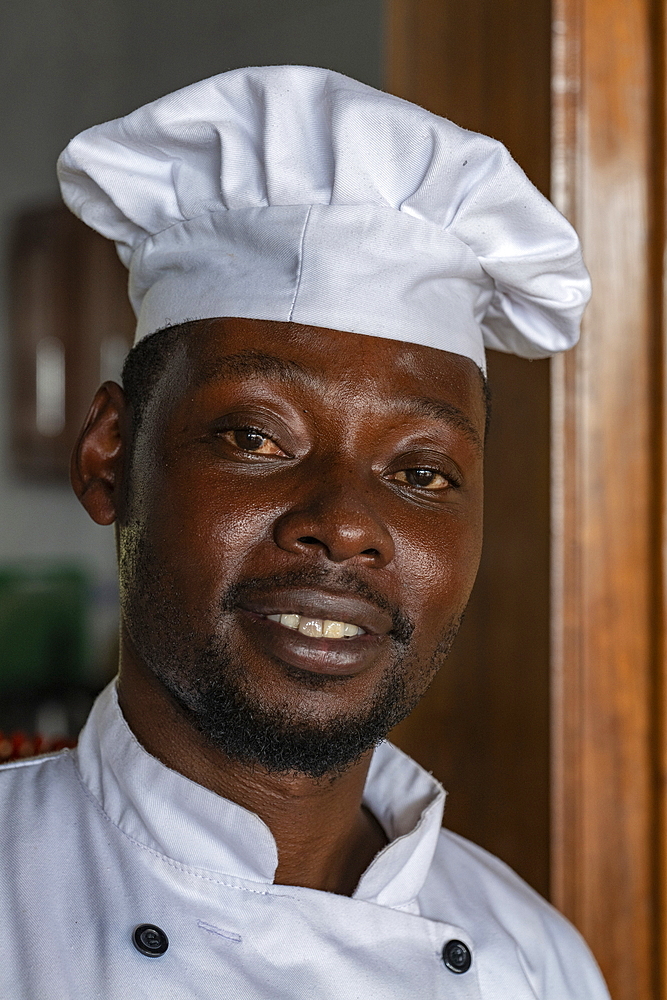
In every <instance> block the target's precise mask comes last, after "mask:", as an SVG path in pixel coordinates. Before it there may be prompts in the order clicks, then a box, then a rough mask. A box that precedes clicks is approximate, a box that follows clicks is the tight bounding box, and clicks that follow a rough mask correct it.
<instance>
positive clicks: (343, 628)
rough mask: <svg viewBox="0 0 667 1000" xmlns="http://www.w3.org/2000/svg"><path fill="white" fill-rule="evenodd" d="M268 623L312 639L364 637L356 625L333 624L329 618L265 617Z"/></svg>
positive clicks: (293, 615) (299, 616) (345, 623)
mask: <svg viewBox="0 0 667 1000" xmlns="http://www.w3.org/2000/svg"><path fill="white" fill-rule="evenodd" d="M266 617H267V618H268V619H269V621H272V622H279V623H280V624H281V625H284V626H285V627H286V628H291V629H295V630H298V631H299V632H301V634H302V635H309V636H311V637H312V638H314V639H321V638H324V639H351V638H353V636H355V635H365V632H364V630H363V629H362V628H360V627H359V626H358V625H351V624H350V623H349V622H334V621H331V619H329V618H311V617H309V616H308V615H295V614H288V615H267V616H266Z"/></svg>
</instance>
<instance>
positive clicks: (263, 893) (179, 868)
mask: <svg viewBox="0 0 667 1000" xmlns="http://www.w3.org/2000/svg"><path fill="white" fill-rule="evenodd" d="M75 770H76V776H77V778H78V780H79V783H80V785H81V788H82V789H83V793H84V795H85V796H86V798H87V799H89V800H90V802H92V804H93V805H94V807H95V809H97V811H98V812H99V813H101V815H102V816H103V817H104V819H105V820H106V821H107V823H110V824H111V826H113V828H114V829H115V830H118V832H119V833H120V834H121V836H122V837H124V838H125V839H126V840H128V841H129V842H130V843H131V844H133V845H134V846H135V847H138V848H140V850H142V851H146V852H147V853H148V854H150V855H151V856H152V857H154V858H157V859H158V860H159V861H162V862H163V863H164V864H166V865H169V866H170V867H171V868H175V869H176V870H177V871H181V872H184V873H185V874H186V875H192V876H193V877H194V878H198V879H201V881H202V882H211V883H212V884H213V885H222V886H224V887H225V888H226V889H240V890H241V892H251V893H252V894H253V895H255V896H276V897H279V898H281V899H294V898H295V897H294V896H290V895H289V894H288V893H283V892H280V893H278V892H267V891H266V890H262V889H249V888H248V887H247V886H245V885H234V884H233V883H232V882H225V881H224V880H223V879H219V878H211V877H210V876H209V875H202V874H201V872H198V871H197V870H196V869H195V868H190V867H189V866H188V865H184V864H181V863H180V862H179V861H174V859H173V858H169V857H167V855H166V854H161V853H160V852H159V851H156V850H154V848H152V847H148V845H147V844H142V843H141V842H140V841H139V840H135V839H134V837H131V836H130V835H129V833H126V832H125V830H122V829H121V828H120V827H119V826H118V824H117V823H114V821H113V820H112V819H111V816H109V814H108V813H107V812H105V811H104V809H103V808H102V806H101V805H100V803H99V802H98V801H97V799H96V798H95V796H94V795H93V793H92V792H91V791H90V789H89V788H88V786H87V785H86V783H85V782H84V780H83V777H82V775H81V773H80V771H79V769H78V768H75Z"/></svg>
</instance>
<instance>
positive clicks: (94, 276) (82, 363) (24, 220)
mask: <svg viewBox="0 0 667 1000" xmlns="http://www.w3.org/2000/svg"><path fill="white" fill-rule="evenodd" d="M9 291H10V302H11V327H10V340H11V384H12V395H13V405H12V408H11V416H12V452H13V458H14V463H15V466H16V467H17V469H18V470H19V471H20V472H21V473H22V474H23V475H25V476H26V477H29V478H31V479H36V478H37V479H63V480H66V479H67V475H68V468H69V455H70V452H71V450H72V445H73V443H74V441H75V439H76V436H77V434H78V432H79V428H80V426H81V423H82V421H83V418H84V417H85V414H86V412H87V410H88V407H89V405H90V401H91V399H92V397H93V395H94V393H95V390H96V389H97V387H98V385H99V384H100V381H101V380H102V377H103V374H104V373H102V372H101V364H100V361H101V351H102V348H103V344H105V343H107V344H108V343H110V342H111V339H112V338H117V339H118V340H119V342H120V344H121V345H123V344H124V345H125V348H126V349H128V348H129V347H130V346H131V344H132V338H133V334H134V317H133V314H132V310H131V307H130V304H129V302H128V299H127V271H126V270H125V268H124V267H123V265H122V264H121V263H120V261H119V259H118V257H117V255H116V252H115V249H114V246H113V244H112V243H110V242H109V241H108V240H105V239H104V238H103V237H102V236H100V235H99V234H98V233H95V232H93V230H91V229H89V228H88V227H87V226H85V225H84V224H83V223H82V222H80V221H79V220H78V219H77V218H75V217H74V216H73V215H72V214H71V213H70V212H69V211H68V210H67V209H66V208H65V206H64V205H53V206H46V207H44V208H36V209H33V210H30V211H28V212H26V213H24V214H23V215H21V216H20V217H19V218H17V219H16V221H15V224H14V228H13V234H12V240H11V247H10V287H9ZM44 337H50V338H56V339H57V341H59V342H60V343H61V344H62V345H63V348H64V360H65V422H64V426H63V428H62V430H61V431H60V432H59V433H57V434H54V435H53V436H48V435H44V434H42V433H40V429H39V427H38V426H37V422H36V409H37V407H36V352H37V347H38V344H39V342H40V340H42V338H44Z"/></svg>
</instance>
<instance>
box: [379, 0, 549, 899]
mask: <svg viewBox="0 0 667 1000" xmlns="http://www.w3.org/2000/svg"><path fill="white" fill-rule="evenodd" d="M550 48H551V21H550V8H549V4H548V2H546V0H536V2H533V3H531V4H530V5H526V4H523V3H520V2H517V0H451V2H447V3H445V2H442V0H440V2H436V0H394V2H392V3H390V4H389V7H388V67H387V72H388V82H389V89H392V90H393V91H394V92H396V93H399V94H400V95H401V96H403V97H407V98H408V99H410V100H414V101H416V102H417V103H419V104H422V105H424V106H426V107H428V108H429V109H430V110H433V111H435V112H436V113H439V114H444V115H446V116H448V117H451V118H452V119H454V120H455V121H457V122H458V123H459V124H461V125H464V126H466V127H469V128H473V129H478V130H481V131H484V132H488V133H490V134H492V135H495V136H496V137H497V138H499V139H501V140H503V141H504V142H505V143H506V144H507V145H508V146H509V147H510V149H511V150H512V152H513V154H514V155H515V156H516V157H517V159H518V160H519V162H520V163H521V164H522V166H523V167H524V169H525V170H526V171H527V173H528V174H529V176H530V177H531V179H532V180H533V181H534V182H535V183H536V184H537V185H538V186H539V187H541V188H542V190H543V191H548V188H549V165H550V154H549V145H550V72H549V66H550ZM499 81H501V83H500V84H499ZM488 363H489V381H490V384H491V388H492V392H493V418H492V425H491V433H490V438H489V442H488V449H487V465H486V526H485V548H484V555H483V559H482V565H481V568H480V573H479V577H478V580H477V583H476V585H475V590H474V593H473V597H472V599H471V602H470V605H469V608H468V612H467V615H466V620H465V622H464V625H463V628H462V630H461V634H460V635H459V637H458V639H457V641H456V644H455V648H454V650H453V652H452V654H451V656H450V659H449V661H448V663H447V665H446V667H445V668H444V669H443V671H442V672H441V674H440V675H439V677H438V678H437V680H436V682H435V684H434V686H433V688H432V689H431V691H430V692H429V693H428V695H427V696H426V698H425V699H424V701H423V702H422V704H421V705H420V706H419V707H418V708H417V709H416V711H415V712H414V713H413V715H412V716H411V717H410V719H408V720H406V722H404V723H403V724H402V725H401V726H400V727H398V728H397V730H396V731H395V733H394V734H393V738H394V739H395V740H396V741H397V742H398V743H399V744H400V745H401V746H403V747H404V748H405V749H406V750H407V751H408V752H409V753H411V754H412V755H413V756H414V757H415V758H416V759H418V760H419V761H420V762H421V763H423V764H424V765H425V766H426V767H428V768H429V769H430V770H432V771H433V772H434V773H435V774H436V775H437V776H438V777H439V778H440V779H441V780H442V781H443V783H444V784H445V786H446V787H447V788H448V790H449V793H450V795H449V799H448V803H447V809H446V815H445V822H446V824H447V826H449V827H450V828H451V829H454V830H456V831H457V832H459V833H462V834H463V835H464V836H467V837H469V838H470V839H472V840H474V841H476V842H477V843H479V844H482V845H483V846H484V847H486V848H488V849H489V850H491V851H492V852H493V853H494V854H498V855H499V856H500V857H502V858H503V859H504V860H505V861H507V862H508V863H509V864H510V865H511V866H512V867H513V868H515V869H516V870H517V871H518V872H519V873H520V874H521V875H523V876H524V877H525V878H526V879H527V880H528V881H529V882H530V883H531V884H532V885H533V886H535V888H537V889H538V890H539V891H540V892H542V893H544V894H546V893H548V890H549V364H548V362H528V361H523V360H521V359H519V358H515V357H510V356H507V355H502V354H497V353H496V352H489V358H488Z"/></svg>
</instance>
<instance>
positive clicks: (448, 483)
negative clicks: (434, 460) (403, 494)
mask: <svg viewBox="0 0 667 1000" xmlns="http://www.w3.org/2000/svg"><path fill="white" fill-rule="evenodd" d="M392 478H393V479H394V481H396V482H399V483H407V485H408V486H416V487H417V488H419V489H422V490H444V489H448V488H450V487H452V486H456V485H458V484H457V483H455V482H454V481H453V479H452V477H450V476H445V475H444V474H443V473H442V472H438V470H437V469H427V468H424V467H418V468H415V469H401V470H400V472H395V473H394V475H393V476H392Z"/></svg>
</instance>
